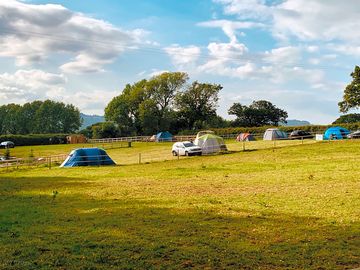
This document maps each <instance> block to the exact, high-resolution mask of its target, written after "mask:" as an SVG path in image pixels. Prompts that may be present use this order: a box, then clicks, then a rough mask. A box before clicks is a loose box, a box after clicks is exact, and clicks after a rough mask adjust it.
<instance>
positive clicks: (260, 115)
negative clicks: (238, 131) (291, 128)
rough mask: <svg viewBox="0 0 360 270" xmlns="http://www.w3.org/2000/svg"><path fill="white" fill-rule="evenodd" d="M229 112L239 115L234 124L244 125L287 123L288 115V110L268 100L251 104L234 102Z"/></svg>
mask: <svg viewBox="0 0 360 270" xmlns="http://www.w3.org/2000/svg"><path fill="white" fill-rule="evenodd" d="M228 112H229V114H230V115H235V116H236V117H237V118H236V120H235V121H234V123H233V124H234V125H235V126H243V127H260V126H265V125H273V126H278V125H279V123H280V122H283V123H286V118H287V117H288V114H287V112H286V111H284V110H282V109H279V108H277V107H276V106H275V105H273V104H272V103H271V102H269V101H266V100H259V101H253V103H252V104H250V106H245V105H241V104H240V103H234V104H233V105H232V106H231V107H230V109H229V111H228Z"/></svg>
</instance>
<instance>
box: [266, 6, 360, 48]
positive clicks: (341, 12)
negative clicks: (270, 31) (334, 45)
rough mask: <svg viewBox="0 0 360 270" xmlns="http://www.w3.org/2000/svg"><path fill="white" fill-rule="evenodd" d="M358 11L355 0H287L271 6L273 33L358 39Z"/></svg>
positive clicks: (346, 39)
mask: <svg viewBox="0 0 360 270" xmlns="http://www.w3.org/2000/svg"><path fill="white" fill-rule="evenodd" d="M359 13H360V5H359V4H358V3H356V1H349V2H346V3H344V2H342V1H338V0H327V1H323V0H312V1H307V0H287V1H284V2H283V3H281V4H279V5H278V6H276V8H275V9H273V20H274V26H273V27H274V33H275V34H276V35H277V36H294V37H297V38H299V39H300V40H325V41H330V40H342V41H356V42H357V41H358V40H359V38H360V32H359V31H356V30H355V29H358V28H359V27H360V21H359V19H358V16H359Z"/></svg>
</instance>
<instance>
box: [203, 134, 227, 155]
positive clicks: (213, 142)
mask: <svg viewBox="0 0 360 270" xmlns="http://www.w3.org/2000/svg"><path fill="white" fill-rule="evenodd" d="M197 145H198V146H200V147H201V149H202V153H203V154H212V153H218V152H222V151H227V147H226V144H225V142H224V139H223V138H221V137H219V136H216V135H214V134H206V135H203V136H201V137H199V138H198V140H197Z"/></svg>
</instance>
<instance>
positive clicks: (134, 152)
mask: <svg viewBox="0 0 360 270" xmlns="http://www.w3.org/2000/svg"><path fill="white" fill-rule="evenodd" d="M315 134H316V132H312V133H310V135H303V136H301V135H300V136H294V137H291V138H290V139H289V138H278V139H276V140H273V141H264V140H262V137H263V134H262V133H258V134H252V135H253V136H254V137H255V138H256V139H257V140H256V141H240V142H236V141H235V138H236V137H237V135H238V134H227V135H226V136H223V137H224V138H225V139H226V140H227V149H228V153H233V152H241V151H253V150H260V149H276V148H281V147H286V146H293V145H301V144H311V143H315V141H316V140H315ZM138 138H144V137H138ZM194 138H195V136H177V137H176V139H177V140H181V141H184V140H191V139H194ZM335 141H340V140H335ZM357 141H358V142H359V143H360V140H357ZM92 142H93V143H92V144H90V145H89V144H86V145H84V144H82V145H81V146H84V147H94V146H101V147H103V148H104V149H106V150H108V154H109V156H110V157H111V158H113V160H114V161H115V162H116V163H117V164H119V165H130V164H139V163H151V162H156V161H165V160H180V159H184V158H187V157H186V156H180V155H177V156H173V155H172V152H171V143H154V142H147V141H146V145H141V144H144V143H145V142H144V141H140V142H139V145H135V147H132V148H124V149H123V150H120V149H119V148H123V147H126V146H128V143H129V141H126V140H125V139H124V138H114V139H110V140H109V139H106V140H96V141H92ZM95 142H97V143H98V144H95ZM132 142H134V140H133V141H132ZM327 142H329V143H330V142H333V141H332V140H329V141H327ZM204 152H206V151H204ZM222 153H224V152H222ZM225 153H226V152H225ZM66 157H67V154H62V155H53V156H45V157H37V158H18V159H10V160H5V161H0V171H4V170H5V171H8V170H10V169H21V168H34V167H39V166H46V167H49V168H52V167H53V166H58V165H60V163H62V162H63V161H64V160H65V159H66Z"/></svg>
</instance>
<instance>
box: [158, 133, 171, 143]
mask: <svg viewBox="0 0 360 270" xmlns="http://www.w3.org/2000/svg"><path fill="white" fill-rule="evenodd" d="M172 139H173V135H172V134H171V133H170V132H169V131H165V132H159V133H158V134H156V141H157V142H171V141H172Z"/></svg>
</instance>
